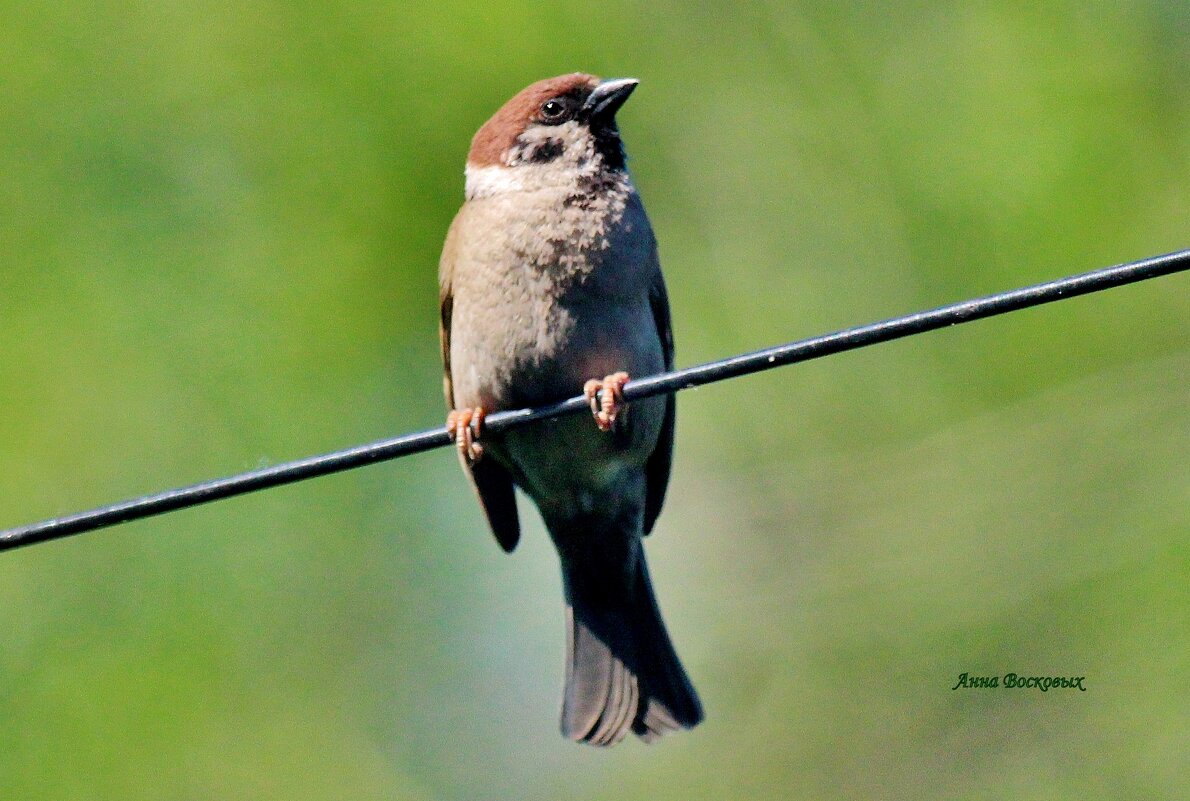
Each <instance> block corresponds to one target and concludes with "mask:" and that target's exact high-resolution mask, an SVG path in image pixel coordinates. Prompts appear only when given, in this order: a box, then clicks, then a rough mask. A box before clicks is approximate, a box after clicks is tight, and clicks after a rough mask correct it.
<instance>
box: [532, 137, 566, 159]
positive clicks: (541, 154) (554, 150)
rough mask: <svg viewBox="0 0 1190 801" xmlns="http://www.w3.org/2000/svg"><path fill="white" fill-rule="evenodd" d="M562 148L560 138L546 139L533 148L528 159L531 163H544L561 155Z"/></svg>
mask: <svg viewBox="0 0 1190 801" xmlns="http://www.w3.org/2000/svg"><path fill="white" fill-rule="evenodd" d="M562 150H563V147H562V141H561V140H560V139H547V140H546V141H544V142H542V143H541V144H540V145H538V146H537V147H536V148H535V149H534V150H533V152H532V153H531V154H530V155H529V161H530V162H532V163H533V164H546V163H547V162H551V161H553V160H554V159H556V158H558V156H561V155H562Z"/></svg>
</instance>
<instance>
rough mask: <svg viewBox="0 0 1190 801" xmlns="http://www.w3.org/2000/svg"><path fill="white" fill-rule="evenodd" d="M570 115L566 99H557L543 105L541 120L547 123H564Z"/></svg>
mask: <svg viewBox="0 0 1190 801" xmlns="http://www.w3.org/2000/svg"><path fill="white" fill-rule="evenodd" d="M569 113H570V103H569V102H567V100H566V98H563V97H555V98H553V99H552V100H547V101H545V102H544V103H542V104H541V118H542V119H543V120H545V121H546V122H562V121H563V120H564V119H566V117H567V115H568V114H569Z"/></svg>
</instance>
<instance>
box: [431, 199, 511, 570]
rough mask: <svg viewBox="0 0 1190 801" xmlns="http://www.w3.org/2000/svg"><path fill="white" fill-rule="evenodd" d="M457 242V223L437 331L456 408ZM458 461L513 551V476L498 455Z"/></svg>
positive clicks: (443, 267) (441, 278)
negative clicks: (452, 341) (453, 342)
mask: <svg viewBox="0 0 1190 801" xmlns="http://www.w3.org/2000/svg"><path fill="white" fill-rule="evenodd" d="M456 223H457V220H456ZM457 242H458V237H457V236H456V234H455V225H452V226H451V231H450V233H449V234H447V237H446V244H445V246H443V248H442V261H441V263H440V265H439V269H438V308H439V312H440V316H439V327H438V334H439V342H440V344H441V346H442V367H443V373H444V374H443V378H442V388H443V391H444V392H445V394H446V405H447V408H450V409H454V408H455V398H454V384H453V382H452V380H451V365H450V324H451V315H452V313H453V311H454V292H453V286H452V278H453V275H454V265H455V259H456V258H457V257H458V244H457ZM459 462H460V463H461V464H462V465H463V472H464V473H466V474H467V478H469V479H470V480H471V486H472V487H474V488H475V494H476V495H477V496H478V497H479V505H480V506H481V507H483V511H484V515H486V516H487V519H488V525H489V526H491V529H492V533H493V534H495V535H496V542H498V543H500V547H501V548H503V549H504V550H505V551H512V549H513V548H515V547H516V544H517V541H518V540H519V539H520V537H521V526H520V520H519V518H518V517H517V510H516V494H515V493H514V492H513V483H512V476H510V475H509V474H508V471H506V470H505V469H504V468H503V467H501V466H500V465H499V464H498V463H497V462H496V460H495V459H492V458H490V457H489V458H487V459H481V460H479V461H475V462H468V461H467V459H466V458H465V457H464V456H463V454H462V453H461V452H460V453H459Z"/></svg>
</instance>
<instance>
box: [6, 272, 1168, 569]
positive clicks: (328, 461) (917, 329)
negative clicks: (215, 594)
mask: <svg viewBox="0 0 1190 801" xmlns="http://www.w3.org/2000/svg"><path fill="white" fill-rule="evenodd" d="M1186 269H1190V250H1182V251H1178V252H1177V253H1170V254H1167V255H1164V256H1155V257H1153V258H1150V259H1144V260H1142V261H1136V262H1130V263H1128V264H1121V265H1117V266H1115V267H1106V268H1104V269H1101V270H1094V271H1092V272H1089V273H1082V274H1081V275H1074V276H1070V277H1067V278H1061V279H1058V280H1056V281H1049V282H1047V283H1044V284H1036V285H1034V286H1030V287H1024V288H1022V289H1014V290H1011V291H1008V292H1001V293H999V294H996V295H988V296H987V297H982V298H976V299H975V300H966V301H963V302H961V303H954V304H951V305H949V306H942V307H940V308H937V309H932V310H930V311H924V312H918V313H916V314H909V315H905V316H904V317H895V318H893V319H890V320H884V321H883V322H879V323H872V324H871V325H865V326H860V327H859V328H848V329H846V330H844V331H837V332H835V333H833V334H825V335H823V336H818V337H813V338H811V339H803V340H800V341H798V342H791V343H789V344H786V345H778V346H776V347H773V348H767V349H765V350H759V351H756V352H754V353H747V354H744V355H742V356H734V357H731V358H728V359H723V360H721V361H717V362H710V363H709V364H702V365H698V366H697V367H687V368H686V369H684V370H676V371H674V372H671V373H663V374H661V375H654V376H648V377H646V378H640V379H636V380H634V381H630V382H629V383H628V384H627V385H625V387H624V399H625V400H628V401H631V400H638V399H640V398H647V397H650V396H652V395H661V394H664V393H670V392H678V391H680V390H683V389H690V388H691V387H697V386H700V385H702V384H709V383H711V382H713V381H723V380H725V379H728V378H735V377H737V376H742V375H747V374H749V373H756V372H759V371H761V370H769V369H771V368H773V367H780V366H782V365H786V364H794V363H797V362H804V361H809V360H810V359H817V358H819V357H821V356H829V355H831V354H835V353H842V352H843V351H847V350H854V349H856V348H862V347H866V346H868V345H875V344H876V343H878V342H888V341H889V340H893V339H900V338H901V337H907V336H911V335H913V334H920V333H923V332H926V331H933V330H935V329H938V328H945V327H946V326H951V325H958V324H959V323H966V322H970V321H972V320H978V319H981V318H983V317H992V316H994V315H997V314H1005V313H1006V312H1011V311H1016V310H1018V309H1024V308H1028V307H1030V306H1040V305H1041V304H1044V303H1052V302H1054V301H1057V300H1063V299H1065V298H1072V297H1075V296H1078V295H1085V294H1087V293H1090V292H1099V291H1101V290H1104V289H1111V288H1112V287H1117V286H1122V285H1124V284H1131V283H1135V282H1137V281H1144V280H1146V279H1149V278H1156V277H1158V276H1162V275H1169V274H1172V273H1176V272H1181V271H1183V270H1186ZM588 409H589V406H588V404H587V401H586V399H585V398H583V397H582V396H579V397H574V398H570V399H568V400H565V401H562V402H560V403H555V404H552V405H549V406H542V407H539V408H536V409H519V410H516V411H507V412H498V413H496V414H491V415H489V416H488V417H487V418H486V419H485V420H484V429H485V431H486V432H487V433H490V434H498V433H500V432H502V431H507V430H508V429H510V428H514V427H516V426H520V425H525V424H526V423H530V422H533V421H536V420H543V419H545V418H548V417H558V416H560V415H565V414H576V413H578V412H581V411H586V410H588ZM450 443H451V439H450V436H449V435H448V434H447V433H446V430H445V428H439V429H433V430H430V431H420V432H417V433H414V434H406V435H404V436H400V437H394V438H393V439H385V440H380V441H379V442H373V443H370V444H368V445H359V446H357V447H354V448H349V449H347V450H342V451H336V452H334V453H328V454H324V455H322V456H311V457H308V458H306V459H298V460H297V461H293V462H286V463H284V464H279V465H274V466H273V467H265V468H262V469H260V470H252V471H250V472H247V473H241V474H239V475H235V476H228V477H227V478H218V479H215V480H213V481H204V482H202V483H201V484H194V485H191V486H189V487H181V488H179V489H172V490H166V491H164V492H159V493H156V494H154V495H145V496H143V497H140V498H133V499H132V500H127V501H121V502H120V503H114V504H111V505H110V506H102V507H100V508H98V509H92V510H90V511H87V512H79V513H78V514H72V515H66V516H64V517H56V518H53V519H51V520H45V521H42V522H40V523H33V524H30V525H27V526H20V527H18V528H13V529H8V530H7V531H0V551H6V550H10V549H13V548H19V547H21V546H23V545H32V544H34V543H37V542H45V541H46V540H53V539H59V538H61V537H67V536H70V535H72V534H81V533H83V532H85V531H93V530H95V529H99V528H104V527H106V526H112V525H115V524H117V523H124V522H127V521H129V520H138V519H140V518H143V517H150V516H152V515H159V514H163V513H165V512H172V511H175V510H177V509H185V508H186V507H189V506H197V505H198V504H202V503H208V502H210V501H216V500H219V499H221V498H230V497H232V496H235V495H243V494H245V493H248V492H255V491H256V490H261V489H266V488H268V487H276V486H279V485H281V484H292V483H293V482H296V481H302V480H304V479H307V478H314V477H315V476H324V475H328V474H330V473H338V472H341V471H344V470H351V469H352V468H355V467H362V466H363V465H368V464H374V463H376V462H383V461H387V460H389V459H396V458H398V457H401V456H407V455H409V454H413V453H418V452H420V451H426V450H430V449H432V448H440V447H442V446H444V445H449V444H450Z"/></svg>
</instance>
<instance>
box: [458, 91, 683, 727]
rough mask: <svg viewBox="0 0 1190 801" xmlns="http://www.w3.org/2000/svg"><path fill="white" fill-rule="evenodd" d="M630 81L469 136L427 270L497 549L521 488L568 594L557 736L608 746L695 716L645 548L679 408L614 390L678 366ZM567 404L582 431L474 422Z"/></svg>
mask: <svg viewBox="0 0 1190 801" xmlns="http://www.w3.org/2000/svg"><path fill="white" fill-rule="evenodd" d="M637 84H638V81H637V80H635V79H632V78H621V79H617V80H607V81H601V80H600V79H599V78H596V77H594V76H592V75H586V74H583V73H575V74H571V75H562V76H559V77H556V78H549V79H547V80H543V81H538V82H537V83H534V84H532V85H530V86H528V87H527V88H525V89H524V90H522V91H521V92H520V93H518V94H517V95H516V96H514V97H513V98H512V99H511V100H509V101H508V102H507V103H505V104H504V106H503V107H501V108H500V109H499V110H498V111H497V112H496V113H495V114H494V115H493V116H492V118H491V119H489V120H488V121H487V122H486V123H485V124H484V125H483V126H482V127H481V128H480V129H479V131H478V132H477V133H476V134H475V137H474V138H473V139H472V141H471V150H470V153H469V154H468V157H467V166H466V173H465V174H466V200H465V202H464V204H463V206H462V208H461V209H460V210H459V212H458V215H457V216H456V217H455V219H454V222H453V223H452V224H451V226H450V231H449V233H448V234H447V237H446V243H445V245H444V247H443V249H442V259H441V262H440V266H439V284H440V290H441V293H440V298H439V299H440V303H441V329H440V333H441V344H442V361H443V365H444V368H445V392H446V403H447V407H448V409H450V410H451V411H450V413H449V415H448V417H447V429H448V431H449V432H450V434H451V436H452V438H453V440H454V442H455V444H456V445H457V448H458V453H459V457H460V461H461V463H462V465H463V470H464V472H465V473H466V475H467V477H468V478H469V479H470V481H471V484H472V485H473V486H474V488H475V491H476V493H477V495H478V496H479V501H480V504H481V505H482V507H483V510H484V513H485V515H486V517H487V522H488V524H489V525H490V527H491V529H492V532H493V533H494V534H495V537H496V541H497V542H498V543H499V544H500V546H501V547H503V549H504V550H505V551H509V552H511V551H512V550H513V549H514V548H515V547H516V544H517V541H518V539H519V538H520V523H519V520H518V517H517V508H516V500H515V493H514V488H515V487H519V488H520V489H521V491H523V492H524V493H525V494H526V495H528V496H529V498H531V499H532V500H533V502H534V503H535V504H536V506H537V508H538V510H539V511H540V513H541V517H542V519H543V521H544V523H545V526H546V529H547V530H548V531H549V535H550V538H551V540H552V541H553V544H554V546H555V547H556V549H557V552H558V558H559V562H560V565H561V569H562V584H563V588H564V594H565V600H566V627H567V638H566V662H565V688H564V692H563V701H562V720H561V729H562V733H563V735H564V736H566V737H568V738H570V739H572V740H575V741H579V742H584V743H590V744H592V745H603V746H606V745H614V744H615V743H618V742H619V741H620V740H622V739H623V738H624V737H625V735H626V734H627V733H628V732H632V733H633V734H636V735H637V736H639V737H641V738H642V739H643V740H645V741H646V742H650V741H652V740H654V739H656V738H657V737H659V736H660V735H662V734H665V733H667V732H671V731H677V730H680V729H688V728H691V727H693V726H694V725H696V724H697V723H698V722H699V721H700V720H702V717H703V713H702V706H701V704H700V702H699V700H698V695H697V694H696V693H695V691H694V687H693V685H692V684H691V683H690V679H689V678H688V677H687V675H686V671H685V670H684V669H683V667H682V663H681V662H680V661H679V660H678V656H677V653H676V652H675V651H674V646H673V644H672V642H671V641H670V638H669V634H668V633H667V632H666V629H665V624H664V622H663V621H662V619H661V612H660V609H659V608H658V605H657V599H656V597H655V596H654V594H653V589H652V585H651V584H650V581H649V571H648V568H647V567H646V565H645V553H644V547H643V543H642V538H643V537H644V536H645V535H646V534H648V533H649V531H650V530H652V528H653V524H654V523H655V522H656V520H657V516H658V514H659V513H660V511H661V505H662V502H663V501H664V498H665V489H666V484H667V483H668V482H669V473H670V464H671V462H672V455H673V440H674V415H675V403H674V398H673V396H672V395H669V396H663V397H654V398H648V399H644V400H638V401H634V402H633V403H632V404H631V407H628V406H626V405H625V403H624V402H623V395H622V391H623V387H624V385H625V383H626V382H627V381H628V379H629V376H630V375H650V374H653V373H658V372H661V371H663V370H670V369H672V368H673V347H674V346H673V335H672V332H671V330H670V316H669V302H668V299H667V296H666V292H665V282H664V281H663V279H662V277H661V266H660V263H659V261H658V257H657V243H656V240H655V239H654V236H653V229H652V226H650V224H649V219H648V217H647V216H646V215H645V209H644V206H643V205H642V203H641V199H640V196H639V195H638V194H637V190H636V187H635V186H634V185H633V182H632V178H631V177H630V176H629V174H628V171H627V169H626V167H625V155H624V148H623V145H622V143H621V140H620V133H619V129H618V126H617V124H616V112H617V111H618V110H619V109H620V107H621V106H622V105H623V104H624V101H626V100H627V99H628V97H629V95H631V94H632V92H633V90H634V89H635V88H636V86H637ZM579 391H581V392H582V393H583V394H584V395H585V396H586V398H587V399H588V401H589V402H590V404H591V411H592V415H593V417H594V422H592V420H590V419H587V418H586V417H584V416H578V417H576V416H569V417H563V418H556V419H552V420H546V421H541V422H536V423H532V424H529V425H524V426H520V427H518V428H515V429H511V430H508V431H506V432H503V433H501V434H500V435H498V436H497V435H492V436H490V437H485V436H484V434H483V418H484V415H485V414H487V413H490V412H493V411H499V410H506V409H519V408H524V407H531V406H540V405H543V404H547V403H551V402H554V401H559V400H563V399H565V398H568V397H571V396H573V395H575V394H576V393H578V392H579Z"/></svg>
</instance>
